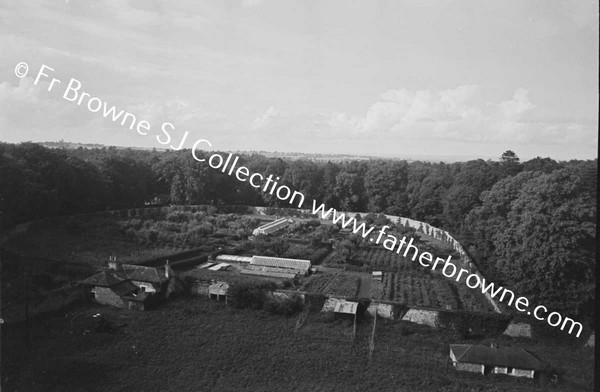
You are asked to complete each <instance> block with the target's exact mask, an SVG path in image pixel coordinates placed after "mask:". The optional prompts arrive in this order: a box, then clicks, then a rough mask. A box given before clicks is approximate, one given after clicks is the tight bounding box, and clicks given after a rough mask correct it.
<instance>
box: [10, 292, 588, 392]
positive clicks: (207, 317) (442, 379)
mask: <svg viewBox="0 0 600 392" xmlns="http://www.w3.org/2000/svg"><path fill="white" fill-rule="evenodd" d="M96 313H102V314H103V315H104V316H105V317H106V318H107V319H109V320H111V321H112V322H113V323H114V324H116V325H122V327H121V328H120V329H119V330H118V332H116V333H114V334H110V333H98V332H95V331H94V330H93V326H94V320H95V319H94V318H92V315H94V314H96ZM295 324H296V318H295V317H291V318H285V317H282V316H276V315H271V314H268V313H266V312H263V311H256V310H236V309H232V308H230V307H226V306H224V305H222V304H217V303H213V302H210V301H208V300H205V299H199V298H181V299H179V300H176V301H174V302H171V303H168V304H166V305H165V306H164V307H162V308H160V309H159V310H156V311H148V312H136V311H126V310H120V309H116V308H111V307H102V306H99V305H87V306H80V307H75V308H71V309H70V311H69V312H68V313H64V312H62V313H57V314H55V315H54V316H50V317H47V318H46V319H44V320H43V321H42V320H32V321H31V322H30V328H29V337H30V344H27V343H26V340H25V336H26V334H25V332H26V329H25V328H24V325H23V324H20V325H4V326H3V334H2V354H3V355H2V383H3V387H4V388H5V390H7V391H36V392H37V391H103V392H111V391H361V392H362V391H370V390H371V391H374V390H378V391H411V392H414V391H442V392H443V391H446V392H450V391H453V392H464V391H481V392H483V391H491V392H500V391H507V392H508V391H511V392H513V391H515V392H524V391H532V390H533V391H535V390H536V388H534V386H533V384H532V381H531V380H525V379H515V378H511V377H508V376H502V375H496V376H492V377H483V376H480V375H476V374H468V373H457V372H455V371H454V370H453V369H452V368H451V367H450V368H449V369H448V371H447V373H446V358H447V353H448V346H447V345H448V344H449V343H460V342H461V341H460V340H457V339H455V338H453V337H452V336H450V335H447V334H446V333H444V332H443V331H439V330H433V329H430V328H427V327H423V326H416V325H413V324H408V323H403V322H389V323H387V322H386V321H385V320H383V319H380V320H379V321H378V323H377V334H376V339H375V352H374V354H373V357H372V360H371V361H369V360H368V355H367V352H368V341H369V337H370V333H371V329H372V324H371V322H370V321H367V322H365V323H364V324H360V325H359V327H358V331H357V339H356V341H355V342H354V343H353V342H352V340H351V334H352V327H351V326H350V324H345V322H344V321H333V319H332V317H331V315H330V314H321V313H317V314H313V313H311V314H309V315H308V319H307V321H306V323H305V325H304V326H303V327H302V328H301V329H300V330H299V331H298V332H297V333H294V327H295ZM471 343H475V342H471ZM483 343H489V342H486V341H484V342H483ZM499 343H500V344H504V345H510V344H517V345H519V346H522V347H526V348H530V349H532V350H534V351H536V352H537V353H538V354H540V356H541V357H542V358H545V359H546V360H547V361H550V362H552V363H554V364H556V365H559V366H560V367H562V368H563V369H565V371H566V375H567V377H568V380H567V382H568V384H566V385H559V386H557V387H554V388H553V390H556V391H585V390H587V391H591V390H592V389H591V388H588V389H585V388H583V387H581V386H578V385H577V383H585V384H587V385H590V382H592V380H593V350H592V349H574V348H570V347H561V346H556V345H544V344H541V343H536V342H533V341H525V340H524V341H519V342H516V343H515V342H513V341H512V340H510V339H508V338H506V339H504V340H501V341H500V342H499ZM491 382H493V386H491V384H490V383H491ZM537 390H539V389H537Z"/></svg>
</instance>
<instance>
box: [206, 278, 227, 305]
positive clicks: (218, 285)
mask: <svg viewBox="0 0 600 392" xmlns="http://www.w3.org/2000/svg"><path fill="white" fill-rule="evenodd" d="M227 290H229V284H228V283H226V282H215V283H213V284H211V285H210V286H209V287H208V297H209V298H210V299H216V300H217V301H220V300H225V303H227Z"/></svg>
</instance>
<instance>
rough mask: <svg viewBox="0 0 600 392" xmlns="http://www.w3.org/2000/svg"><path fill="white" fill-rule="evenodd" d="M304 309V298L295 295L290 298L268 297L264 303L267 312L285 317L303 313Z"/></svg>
mask: <svg viewBox="0 0 600 392" xmlns="http://www.w3.org/2000/svg"><path fill="white" fill-rule="evenodd" d="M302 308H303V304H302V298H301V297H300V296H299V295H298V294H293V295H291V296H290V297H278V296H275V295H268V296H267V298H266V300H265V303H264V309H265V310H266V311H267V312H270V313H273V314H281V315H284V316H291V315H293V314H295V313H298V312H300V311H302Z"/></svg>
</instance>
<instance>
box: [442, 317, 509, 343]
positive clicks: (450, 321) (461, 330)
mask: <svg viewBox="0 0 600 392" xmlns="http://www.w3.org/2000/svg"><path fill="white" fill-rule="evenodd" d="M511 320H512V316H511V315H507V314H499V313H478V312H451V311H445V310H443V311H440V312H439V317H438V326H439V327H442V328H447V329H450V330H453V331H455V332H457V333H458V334H460V335H461V336H462V337H465V338H466V337H469V336H485V337H493V336H497V335H501V334H502V333H503V332H504V331H505V330H506V328H507V327H508V324H509V323H510V321H511Z"/></svg>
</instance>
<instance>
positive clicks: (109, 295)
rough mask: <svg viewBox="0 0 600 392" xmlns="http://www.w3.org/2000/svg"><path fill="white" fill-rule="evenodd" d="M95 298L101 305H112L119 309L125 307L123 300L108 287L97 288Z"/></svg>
mask: <svg viewBox="0 0 600 392" xmlns="http://www.w3.org/2000/svg"><path fill="white" fill-rule="evenodd" d="M94 298H95V299H96V301H97V302H98V303H100V304H105V305H112V306H116V307H119V308H123V307H125V305H124V303H123V299H122V298H121V297H119V296H118V295H117V294H115V292H114V291H112V290H111V289H109V288H108V287H98V286H96V287H95V288H94Z"/></svg>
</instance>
